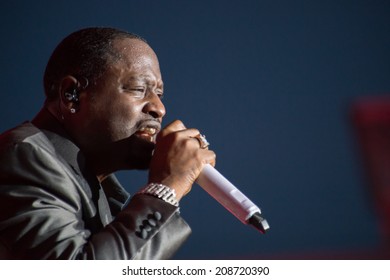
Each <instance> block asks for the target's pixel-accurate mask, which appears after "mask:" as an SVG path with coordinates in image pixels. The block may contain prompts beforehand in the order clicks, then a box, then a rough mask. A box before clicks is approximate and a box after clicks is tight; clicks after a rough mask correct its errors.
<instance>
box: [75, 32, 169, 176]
mask: <svg viewBox="0 0 390 280" xmlns="http://www.w3.org/2000/svg"><path fill="white" fill-rule="evenodd" d="M114 48H115V49H116V50H118V53H119V54H120V55H121V58H120V59H119V60H117V61H113V62H110V63H109V67H108V69H107V71H106V72H105V73H104V74H103V76H102V77H101V78H99V79H98V80H97V82H96V83H95V84H94V85H90V86H88V88H87V90H86V93H85V94H83V95H81V96H80V108H79V109H80V110H79V111H78V113H77V114H76V115H78V119H79V122H80V123H79V125H77V128H78V129H77V130H78V132H77V133H78V134H79V136H77V138H78V142H79V145H80V147H81V149H82V150H83V152H84V153H85V154H86V155H87V158H88V159H89V160H90V161H91V160H97V161H102V162H103V163H104V164H110V166H111V167H112V168H113V169H116V170H118V169H124V168H126V169H127V168H137V169H144V168H147V167H148V166H149V162H150V159H151V156H152V152H153V149H154V141H155V136H156V134H157V133H158V131H159V130H160V129H161V121H162V117H163V116H164V115H165V107H164V105H163V104H162V102H161V97H162V94H163V82H162V78H161V73H160V68H159V64H158V60H157V57H156V55H155V53H154V52H153V50H152V49H151V48H150V47H149V46H148V45H147V44H146V43H144V42H142V41H140V40H137V39H128V38H127V39H119V40H116V41H115V42H114ZM83 99H84V100H83ZM97 155H98V157H96V156H97ZM112 171H115V170H112Z"/></svg>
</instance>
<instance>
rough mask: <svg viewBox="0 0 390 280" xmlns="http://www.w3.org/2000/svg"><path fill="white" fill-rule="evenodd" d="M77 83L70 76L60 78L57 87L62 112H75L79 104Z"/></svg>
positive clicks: (78, 86) (78, 84) (78, 85)
mask: <svg viewBox="0 0 390 280" xmlns="http://www.w3.org/2000/svg"><path fill="white" fill-rule="evenodd" d="M79 90H80V83H79V81H78V80H77V79H76V78H75V77H74V76H71V75H68V76H65V77H64V78H62V80H61V82H60V85H59V99H60V106H61V109H62V110H66V111H70V110H77V109H78V105H79V104H78V103H79V100H78V98H79Z"/></svg>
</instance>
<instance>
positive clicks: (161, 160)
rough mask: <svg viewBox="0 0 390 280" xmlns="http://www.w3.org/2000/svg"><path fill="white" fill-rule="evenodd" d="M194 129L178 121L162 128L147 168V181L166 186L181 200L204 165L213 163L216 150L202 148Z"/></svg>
mask: <svg viewBox="0 0 390 280" xmlns="http://www.w3.org/2000/svg"><path fill="white" fill-rule="evenodd" d="M198 134H199V131H198V130H197V129H187V128H186V127H185V126H184V124H183V123H182V122H181V121H178V120H177V121H174V122H172V123H171V124H169V125H168V126H167V127H165V128H164V129H163V130H162V131H161V132H160V133H159V134H158V135H157V139H156V146H155V150H154V154H153V157H152V160H151V163H150V168H149V182H150V183H161V184H164V185H167V186H169V187H171V188H172V189H174V190H175V191H176V196H177V199H178V200H180V199H181V198H182V197H183V196H184V195H186V194H187V193H188V192H189V191H190V190H191V187H192V185H193V184H194V182H195V180H196V179H197V178H198V176H199V174H200V172H201V171H202V169H203V166H204V165H205V164H207V163H208V164H211V165H212V166H214V165H215V158H216V156H215V153H214V152H213V151H210V150H208V149H201V148H200V145H199V142H198V140H197V139H195V138H193V137H195V136H196V135H198Z"/></svg>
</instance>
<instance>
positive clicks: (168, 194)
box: [137, 183, 179, 206]
mask: <svg viewBox="0 0 390 280" xmlns="http://www.w3.org/2000/svg"><path fill="white" fill-rule="evenodd" d="M137 194H146V195H151V196H154V197H157V198H159V199H162V200H164V201H165V202H168V203H169V204H171V205H173V206H179V201H177V199H176V192H175V190H174V189H171V188H170V187H168V186H166V185H163V184H157V183H150V184H148V185H146V186H145V187H144V188H142V189H141V190H140V191H139V192H138V193H137Z"/></svg>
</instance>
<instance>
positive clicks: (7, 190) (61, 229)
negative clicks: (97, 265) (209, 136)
mask: <svg viewBox="0 0 390 280" xmlns="http://www.w3.org/2000/svg"><path fill="white" fill-rule="evenodd" d="M56 125H58V124H56V122H55V121H54V120H53V119H50V116H49V115H48V113H41V117H39V118H38V120H37V121H35V122H34V124H33V123H31V122H27V123H24V124H22V125H20V126H18V127H17V128H15V129H12V130H10V131H7V132H5V133H3V134H2V135H1V136H0V259H167V258H170V257H172V255H173V254H174V253H175V252H176V250H177V249H178V248H179V247H180V246H181V245H182V243H183V242H184V241H185V240H186V239H187V237H188V236H189V234H190V232H191V230H190V228H189V226H188V225H187V224H186V223H185V221H184V220H183V219H182V218H181V217H180V213H179V208H177V207H174V206H172V205H170V204H168V203H166V202H164V201H162V200H160V199H158V198H155V197H152V196H147V195H135V196H134V197H132V198H131V199H129V194H128V193H127V192H126V191H125V190H124V189H123V188H122V187H121V186H120V184H119V183H118V181H117V180H116V179H115V177H114V176H111V177H109V178H108V179H107V180H105V181H104V182H103V183H102V184H99V182H98V181H97V180H96V178H95V177H94V176H92V175H91V174H89V173H88V169H87V167H86V166H85V164H84V160H83V155H82V154H81V152H80V150H79V149H78V147H77V146H75V145H74V143H72V141H70V140H69V139H68V138H67V137H66V135H65V134H64V133H63V131H61V130H60V129H58V127H56ZM53 131H54V132H53ZM91 141H93V140H91ZM127 200H128V202H127V205H126V201H127ZM155 212H159V213H160V214H161V215H158V213H157V214H155Z"/></svg>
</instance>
